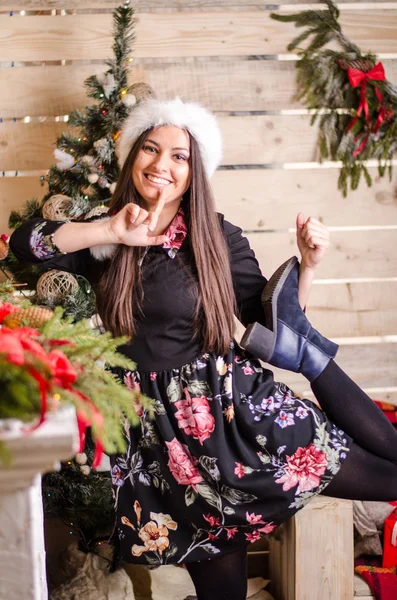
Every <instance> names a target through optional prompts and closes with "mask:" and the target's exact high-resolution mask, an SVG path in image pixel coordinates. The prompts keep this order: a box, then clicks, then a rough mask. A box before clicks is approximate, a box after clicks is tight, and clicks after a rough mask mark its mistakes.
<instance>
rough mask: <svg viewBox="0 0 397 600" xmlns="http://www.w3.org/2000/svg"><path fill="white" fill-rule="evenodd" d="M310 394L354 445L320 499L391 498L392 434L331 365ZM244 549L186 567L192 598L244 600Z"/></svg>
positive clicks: (396, 445) (394, 471)
mask: <svg viewBox="0 0 397 600" xmlns="http://www.w3.org/2000/svg"><path fill="white" fill-rule="evenodd" d="M312 390H313V392H314V395H315V396H316V398H317V400H318V402H319V404H320V406H321V408H322V409H323V410H324V412H325V413H326V414H327V416H328V417H329V418H330V420H331V421H333V422H334V423H335V424H336V425H337V426H338V427H340V428H341V429H343V431H345V433H347V434H348V435H349V436H350V437H352V438H353V440H354V442H353V443H352V445H351V449H350V452H349V456H348V457H347V459H346V460H345V461H344V463H343V465H342V467H341V469H340V470H339V472H338V473H337V475H335V477H334V478H333V479H332V481H331V483H330V484H329V485H328V486H327V487H326V489H325V490H324V495H326V496H333V497H334V498H347V499H350V500H384V501H387V500H397V431H396V430H395V429H394V427H393V426H392V425H391V423H390V422H389V421H388V420H387V418H386V417H385V415H384V414H383V413H382V411H381V410H380V409H379V408H378V407H377V406H376V404H374V402H373V401H372V400H371V398H369V396H367V394H365V393H364V392H363V391H362V390H361V389H360V388H359V387H358V386H357V385H356V384H355V383H354V381H352V380H351V379H350V378H349V377H348V376H347V375H346V374H345V373H344V372H343V371H342V370H341V369H340V368H339V367H338V365H337V364H336V363H335V362H334V361H332V360H331V361H330V363H329V364H328V366H327V368H326V369H325V370H324V371H323V373H321V375H320V376H319V377H318V378H317V379H316V380H315V381H314V382H313V384H312ZM246 561H247V550H246V547H245V546H244V547H240V548H239V549H238V550H236V551H235V552H232V553H230V554H226V555H225V556H222V557H220V558H213V559H209V560H203V561H200V562H196V563H190V564H188V565H187V569H188V571H189V573H190V576H191V578H192V580H193V583H194V586H195V588H196V592H197V597H198V600H245V598H246V594H247V577H246Z"/></svg>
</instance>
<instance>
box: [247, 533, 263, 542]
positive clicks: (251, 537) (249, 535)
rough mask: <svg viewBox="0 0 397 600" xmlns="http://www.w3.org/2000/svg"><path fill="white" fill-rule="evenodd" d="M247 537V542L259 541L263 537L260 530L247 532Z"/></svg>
mask: <svg viewBox="0 0 397 600" xmlns="http://www.w3.org/2000/svg"><path fill="white" fill-rule="evenodd" d="M245 537H246V539H247V542H251V544H252V543H253V542H257V541H258V540H260V539H261V534H260V533H259V531H252V532H251V533H246V534H245Z"/></svg>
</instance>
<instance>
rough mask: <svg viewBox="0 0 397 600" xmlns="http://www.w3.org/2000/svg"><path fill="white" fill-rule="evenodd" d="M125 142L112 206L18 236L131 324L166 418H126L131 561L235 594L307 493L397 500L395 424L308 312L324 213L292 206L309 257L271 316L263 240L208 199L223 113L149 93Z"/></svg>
mask: <svg viewBox="0 0 397 600" xmlns="http://www.w3.org/2000/svg"><path fill="white" fill-rule="evenodd" d="M119 157H120V164H121V166H122V170H121V174H120V178H119V180H118V183H117V188H116V191H115V193H114V196H113V198H112V201H111V205H110V210H109V216H108V217H106V218H104V219H101V220H97V221H93V222H85V223H81V222H69V223H64V222H53V221H45V220H42V219H33V220H32V221H30V222H28V223H26V224H24V225H23V226H22V227H20V228H19V229H18V230H17V231H15V232H14V234H13V235H12V237H11V242H10V243H11V248H12V251H13V252H14V253H15V254H16V256H17V257H18V258H19V259H20V260H22V261H26V262H30V263H38V262H41V264H42V265H44V266H47V267H49V268H56V269H64V270H66V271H71V272H73V273H78V274H80V275H83V276H85V277H86V278H87V279H88V280H89V281H90V282H91V283H92V284H93V286H94V289H95V291H96V295H97V305H98V312H99V314H100V316H101V318H102V321H103V323H104V326H105V328H106V329H108V330H110V331H111V332H113V333H114V334H117V335H119V334H127V335H129V336H130V342H129V343H128V344H126V345H124V346H123V347H122V348H121V351H122V352H124V353H125V354H126V355H127V356H129V357H130V358H132V359H133V360H135V361H136V363H137V370H136V371H134V372H122V373H119V375H120V377H121V378H122V379H123V381H124V382H125V385H127V386H128V387H130V388H132V389H135V388H139V389H141V390H142V392H144V393H145V394H146V395H147V396H149V397H151V398H153V399H154V404H155V412H156V416H155V419H154V420H150V419H149V418H147V415H146V414H145V411H143V410H142V409H140V408H139V407H138V410H139V411H140V416H141V423H140V427H136V428H130V427H129V426H128V425H127V424H126V426H125V434H126V437H127V440H128V449H127V452H126V453H125V454H123V455H117V456H113V457H112V459H111V461H112V478H113V485H114V497H115V507H116V513H117V528H118V529H117V532H118V538H119V543H120V551H121V554H122V557H123V560H124V561H125V562H126V563H140V564H144V565H150V566H157V565H161V564H169V563H177V564H185V565H186V567H187V569H188V571H189V573H190V575H191V577H192V579H193V582H194V584H195V587H196V590H197V595H198V598H199V600H222V599H226V598H227V599H233V600H242V599H243V598H245V595H246V572H245V564H246V548H247V544H248V543H249V542H253V541H255V540H257V539H259V538H260V537H261V536H262V535H266V534H268V533H269V532H271V531H272V530H273V529H274V528H275V527H276V526H277V525H279V524H280V523H282V522H283V521H285V520H286V519H288V518H290V517H291V516H292V515H293V514H294V513H295V512H296V511H297V510H299V509H300V508H302V507H303V506H304V505H305V504H306V502H308V501H309V500H310V498H311V497H312V496H313V495H315V494H319V493H323V492H324V491H325V493H326V494H327V495H330V496H335V497H343V498H353V499H355V498H356V499H367V500H369V499H372V500H390V499H396V498H397V466H396V458H395V457H396V450H397V433H396V432H395V430H394V429H393V427H392V426H391V424H390V423H389V422H388V421H387V419H386V418H385V417H384V415H383V414H382V412H381V411H380V410H378V409H377V407H376V406H375V404H374V403H373V402H372V401H371V400H370V398H368V397H367V396H366V395H365V394H364V393H363V392H362V390H360V388H358V387H357V386H356V385H355V384H354V383H353V382H352V381H351V380H350V379H349V378H348V377H347V375H345V374H344V373H343V372H342V371H341V370H340V369H339V367H338V366H337V365H336V364H335V363H334V361H333V360H332V357H333V356H334V355H335V353H336V346H335V345H334V344H332V343H331V342H329V341H328V340H325V339H324V338H322V336H321V335H320V334H319V333H318V332H315V331H314V330H312V329H311V327H310V324H309V323H308V321H307V319H306V316H305V314H304V312H303V311H302V308H301V307H304V306H305V303H306V299H307V295H308V291H309V288H310V284H311V280H312V278H313V274H314V270H315V268H316V265H317V264H318V262H319V261H320V260H321V258H322V256H323V254H324V252H325V249H326V247H327V245H328V234H327V231H326V229H325V228H324V227H323V226H322V225H321V224H320V223H318V222H317V221H316V220H314V219H308V220H307V221H305V219H304V217H303V215H298V219H297V239H298V247H299V249H300V252H301V264H300V266H299V265H298V263H297V262H295V261H290V262H289V263H288V264H287V265H286V266H284V267H283V269H282V271H281V274H278V275H277V277H276V278H275V279H272V281H271V282H270V283H269V285H268V287H267V288H266V290H267V291H266V293H265V296H266V297H265V300H266V303H267V305H268V306H270V309H271V310H270V311H267V318H265V312H264V309H263V306H262V302H261V294H262V291H263V288H264V287H265V285H266V283H267V282H266V279H265V278H264V277H263V275H262V274H261V271H260V269H259V266H258V263H257V261H256V259H255V256H254V253H253V251H252V250H251V249H250V247H249V244H248V241H247V240H246V239H245V238H244V237H243V236H242V233H241V229H239V228H238V227H236V226H234V225H232V224H230V223H228V222H227V221H226V220H224V218H223V216H222V215H219V214H217V213H216V212H215V209H214V203H213V199H212V195H211V190H210V187H209V184H208V178H209V177H211V175H212V174H213V172H214V171H215V169H216V167H217V166H218V164H219V162H220V158H221V137H220V132H219V128H218V126H217V123H216V120H215V118H214V117H213V115H211V114H210V113H209V112H207V111H206V110H205V109H204V108H202V107H200V106H198V105H195V104H187V103H186V104H185V103H183V102H181V101H180V100H179V99H176V100H172V101H169V102H160V101H157V100H153V99H151V100H147V101H145V102H143V103H142V104H140V105H138V106H137V107H136V108H135V109H134V111H133V112H132V114H131V115H130V117H129V118H128V119H127V121H126V123H125V126H124V128H123V131H122V134H121V142H120V148H119ZM269 286H270V287H269ZM234 315H237V316H238V318H239V319H240V320H241V321H242V323H243V324H244V325H249V324H250V323H254V322H257V323H259V324H262V325H263V326H265V325H266V324H267V330H266V332H267V333H266V335H265V337H264V338H263V348H262V347H261V345H260V344H259V351H260V353H261V354H263V352H265V356H266V358H268V361H269V362H270V363H271V364H274V365H276V366H282V367H284V368H289V369H292V370H297V371H301V372H302V373H303V374H304V375H306V376H307V378H308V379H309V380H310V381H311V382H312V383H311V385H312V389H313V392H314V394H315V396H316V398H317V399H318V401H319V403H320V405H321V407H322V409H323V410H320V409H319V408H318V406H317V405H316V404H314V403H312V402H311V401H309V400H304V399H301V398H299V397H296V396H295V395H294V394H293V392H292V391H291V390H289V389H288V388H287V387H286V386H285V385H284V384H282V383H276V382H275V381H274V380H273V376H272V372H271V371H269V370H267V369H265V368H263V367H262V366H261V364H260V363H259V361H258V360H257V359H256V358H255V357H254V356H253V355H252V354H250V353H247V352H244V351H243V350H242V348H240V347H239V346H238V345H237V344H236V343H235V342H234V341H233V329H234V323H233V317H234ZM262 333H263V331H262ZM261 339H262V338H261ZM254 341H255V340H254ZM262 349H263V352H262ZM353 440H354V441H353Z"/></svg>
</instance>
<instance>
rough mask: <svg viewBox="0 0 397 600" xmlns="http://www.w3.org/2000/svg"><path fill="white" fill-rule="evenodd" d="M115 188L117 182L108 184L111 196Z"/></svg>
mask: <svg viewBox="0 0 397 600" xmlns="http://www.w3.org/2000/svg"><path fill="white" fill-rule="evenodd" d="M116 186H117V182H116V181H113V183H111V184H110V187H109V191H110V193H111V194H114V192H115V189H116Z"/></svg>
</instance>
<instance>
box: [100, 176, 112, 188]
mask: <svg viewBox="0 0 397 600" xmlns="http://www.w3.org/2000/svg"><path fill="white" fill-rule="evenodd" d="M108 183H109V182H108V180H107V179H106V177H100V178H99V179H98V185H99V187H100V188H102V189H105V188H106V187H107V186H108Z"/></svg>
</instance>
